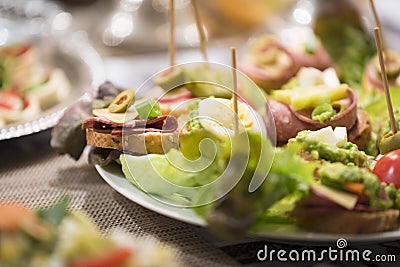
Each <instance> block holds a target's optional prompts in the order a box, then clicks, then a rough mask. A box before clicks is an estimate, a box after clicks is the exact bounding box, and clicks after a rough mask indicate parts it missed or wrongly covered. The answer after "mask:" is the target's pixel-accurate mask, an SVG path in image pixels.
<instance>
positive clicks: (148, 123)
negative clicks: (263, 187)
mask: <svg viewBox="0 0 400 267" xmlns="http://www.w3.org/2000/svg"><path fill="white" fill-rule="evenodd" d="M264 105H265V106H266V103H265V101H264ZM233 109H234V104H233V100H232V99H225V98H218V97H205V98H190V97H188V95H187V91H186V89H184V90H181V89H176V91H174V92H168V93H166V94H163V95H161V96H157V97H156V98H152V97H150V94H149V95H148V96H147V97H144V98H142V99H135V97H134V92H133V90H120V89H118V88H116V87H114V86H113V85H112V84H111V83H105V84H103V85H101V86H100V88H99V90H98V91H97V96H96V97H95V99H89V100H88V101H86V100H85V99H82V100H81V101H80V102H78V103H77V104H76V105H74V106H72V107H70V108H69V109H68V110H67V111H66V112H65V114H64V117H63V118H62V119H61V120H60V122H59V123H58V125H57V126H56V127H55V128H54V130H53V132H52V146H53V148H55V149H57V150H58V151H59V152H61V153H69V154H70V155H72V156H73V157H74V158H79V157H80V155H81V153H82V151H83V149H84V147H85V146H86V145H88V147H90V151H89V159H90V163H92V164H100V165H107V164H109V163H110V162H113V161H116V162H118V164H121V169H122V171H123V173H124V175H125V177H126V178H127V179H128V180H129V181H130V182H132V183H133V184H134V185H135V186H138V187H139V188H140V189H142V190H144V191H145V192H147V193H149V194H153V195H157V196H161V197H163V198H168V199H170V200H171V199H173V200H174V201H175V200H176V203H179V204H182V203H183V204H184V205H196V204H198V203H199V202H204V201H205V202H207V199H212V198H213V197H214V196H213V193H214V192H213V190H209V188H207V187H205V185H208V184H210V183H212V182H213V181H214V180H216V179H217V178H219V177H220V176H221V175H222V173H223V172H224V171H225V169H226V167H227V164H228V162H229V160H230V158H231V156H232V151H233V149H234V147H235V146H238V144H236V143H235V144H234V143H232V142H233V141H232V140H233V137H234V136H235V134H234V132H235V131H234V125H235V123H234V121H235V116H234V112H233ZM238 122H239V124H238V131H239V135H242V134H243V135H251V136H259V139H261V138H266V134H265V127H263V122H262V118H261V117H260V116H259V115H257V113H256V112H255V111H254V110H253V108H252V107H251V106H250V105H249V104H247V103H246V102H244V100H243V99H242V100H241V101H239V102H238ZM264 135H265V136H264ZM249 138H250V137H249ZM249 138H245V139H246V140H248V139H249ZM254 138H255V139H257V138H256V137H254ZM257 140H258V139H257ZM258 141H259V140H258ZM259 142H261V141H259ZM202 186H204V187H202ZM183 187H185V188H190V189H189V190H187V189H185V188H183ZM199 187H202V188H199ZM188 192H189V193H188ZM207 194H210V195H209V196H208V195H207ZM206 195H207V196H206Z"/></svg>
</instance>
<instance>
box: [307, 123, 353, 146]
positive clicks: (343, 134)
mask: <svg viewBox="0 0 400 267" xmlns="http://www.w3.org/2000/svg"><path fill="white" fill-rule="evenodd" d="M308 137H309V138H312V139H315V140H318V141H319V142H321V143H325V144H328V145H331V146H337V145H339V144H343V143H346V142H347V129H346V127H336V128H335V130H333V129H332V126H328V127H325V128H322V129H320V130H317V131H313V132H311V133H309V134H308Z"/></svg>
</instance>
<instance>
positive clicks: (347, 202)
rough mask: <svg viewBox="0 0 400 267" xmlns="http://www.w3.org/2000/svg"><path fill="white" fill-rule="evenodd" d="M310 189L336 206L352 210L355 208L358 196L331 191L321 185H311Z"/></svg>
mask: <svg viewBox="0 0 400 267" xmlns="http://www.w3.org/2000/svg"><path fill="white" fill-rule="evenodd" d="M311 188H312V189H313V190H314V191H316V192H318V193H319V194H321V195H323V196H324V197H326V198H327V199H329V200H331V201H333V202H335V203H336V204H338V205H340V206H342V207H344V208H346V209H348V210H352V209H354V207H355V206H356V203H357V199H358V196H357V195H354V194H350V193H347V192H344V191H339V190H336V189H332V188H330V187H327V186H325V185H322V184H312V185H311Z"/></svg>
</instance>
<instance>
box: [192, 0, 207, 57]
mask: <svg viewBox="0 0 400 267" xmlns="http://www.w3.org/2000/svg"><path fill="white" fill-rule="evenodd" d="M192 5H193V10H194V16H195V19H196V27H197V32H198V33H199V39H200V50H201V53H202V54H203V59H204V61H208V56H207V47H206V34H205V32H204V27H203V23H202V21H201V17H200V13H199V8H198V6H197V0H192Z"/></svg>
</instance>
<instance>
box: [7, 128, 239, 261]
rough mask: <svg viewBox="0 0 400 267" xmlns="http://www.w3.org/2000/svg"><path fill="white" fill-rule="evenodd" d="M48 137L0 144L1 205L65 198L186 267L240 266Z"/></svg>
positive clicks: (99, 221) (103, 225) (101, 222)
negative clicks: (63, 152)
mask: <svg viewBox="0 0 400 267" xmlns="http://www.w3.org/2000/svg"><path fill="white" fill-rule="evenodd" d="M48 137H49V133H48V132H47V133H46V132H45V133H42V134H40V135H38V136H31V137H24V138H19V139H16V140H11V141H6V142H0V162H1V163H0V201H5V200H9V201H11V200H12V201H19V202H22V203H26V204H27V205H29V206H38V205H42V206H43V205H49V204H51V203H53V202H54V201H55V200H57V199H58V198H59V197H60V196H61V195H62V194H63V193H68V194H69V195H71V196H72V205H71V206H72V207H73V208H78V209H83V210H84V211H85V212H87V213H88V214H89V215H90V216H91V217H92V218H93V220H94V222H95V223H96V224H97V225H98V226H99V227H100V228H101V230H103V231H104V232H106V231H108V230H110V229H113V228H115V227H118V228H122V229H124V230H126V231H128V232H130V233H131V234H132V235H133V236H140V237H144V238H152V239H156V240H157V241H158V242H162V243H163V244H167V245H172V246H173V247H175V248H176V253H177V256H178V257H179V258H180V259H182V261H183V263H185V264H186V265H187V266H236V265H237V263H236V262H235V261H234V260H233V259H232V258H230V257H229V256H227V255H226V254H224V253H223V252H222V251H221V250H219V249H218V248H217V247H215V246H214V245H212V244H211V243H209V242H206V241H205V240H204V239H203V238H202V237H201V236H199V235H198V233H196V232H195V231H193V229H192V228H191V226H189V225H187V224H185V223H182V222H179V221H176V220H173V219H170V218H167V217H165V216H162V215H159V214H157V213H154V212H152V211H150V210H147V209H145V208H143V207H141V206H139V205H137V204H135V203H134V202H131V201H130V200H128V199H126V198H125V197H123V196H122V195H120V194H119V193H117V192H116V191H114V190H113V189H112V188H111V187H109V186H108V185H107V184H106V182H104V181H103V179H102V178H101V177H100V176H99V175H98V173H97V172H96V170H95V169H94V168H93V167H92V166H89V165H87V164H86V162H85V160H80V161H79V162H75V161H74V160H72V159H70V158H69V157H67V156H59V155H56V154H55V153H54V152H53V151H51V149H50V148H49V146H48Z"/></svg>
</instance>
